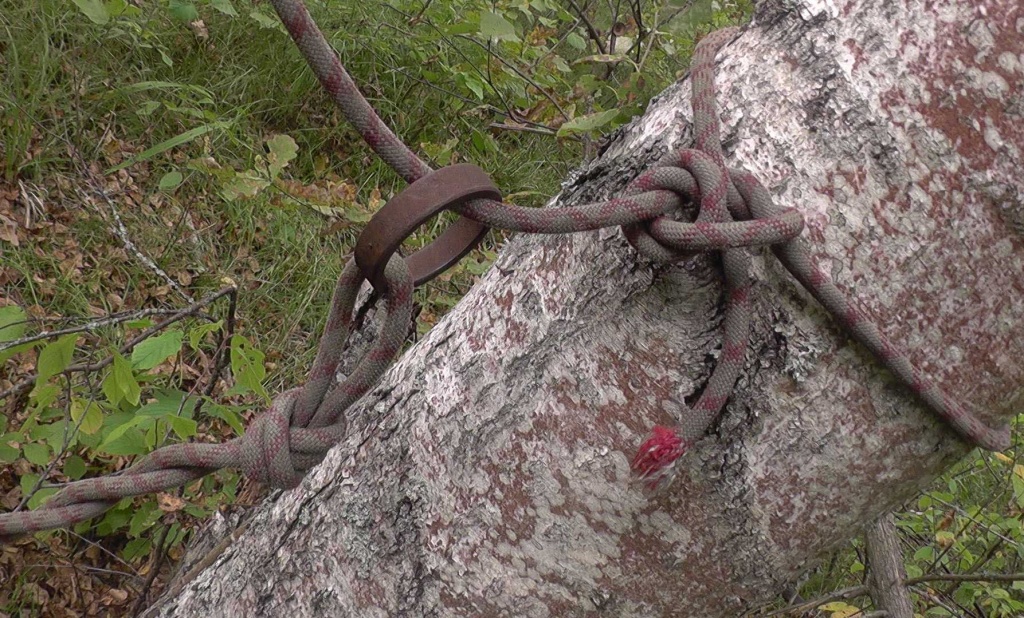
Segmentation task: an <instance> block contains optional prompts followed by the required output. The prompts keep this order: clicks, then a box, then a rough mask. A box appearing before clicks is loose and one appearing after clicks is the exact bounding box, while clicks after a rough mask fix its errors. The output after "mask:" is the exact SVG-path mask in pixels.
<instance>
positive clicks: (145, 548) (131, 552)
mask: <svg viewBox="0 0 1024 618" xmlns="http://www.w3.org/2000/svg"><path fill="white" fill-rule="evenodd" d="M152 550H153V541H151V540H150V539H148V538H145V537H142V538H139V539H132V540H130V541H128V542H127V543H125V546H124V549H122V550H121V553H122V554H123V555H124V559H125V560H135V559H137V558H142V557H144V556H146V555H147V554H149V552H151V551H152Z"/></svg>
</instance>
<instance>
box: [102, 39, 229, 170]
mask: <svg viewBox="0 0 1024 618" xmlns="http://www.w3.org/2000/svg"><path fill="white" fill-rule="evenodd" d="M168 60H169V59H168ZM229 124H230V123H228V122H226V121H219V122H211V123H209V124H204V125H200V126H198V127H195V128H194V129H189V130H188V131H185V132H184V133H181V134H179V135H175V136H174V137H172V138H170V139H166V140H164V141H162V142H160V143H159V144H157V145H156V146H153V147H151V148H147V149H146V150H143V151H142V152H140V153H139V154H137V155H135V156H134V157H131V158H130V159H128V160H127V161H123V162H121V163H119V164H117V165H115V166H114V167H111V168H109V169H107V170H106V171H104V172H103V173H104V174H113V173H114V172H116V171H118V170H123V169H124V168H126V167H130V166H132V165H135V164H136V163H141V162H142V161H148V160H150V159H152V158H153V157H155V156H156V155H158V154H161V153H163V152H167V151H168V150H170V149H171V148H176V147H178V146H181V145H182V144H187V143H188V142H191V141H192V140H194V139H196V138H197V137H200V136H202V135H206V134H207V133H209V132H211V131H219V130H223V129H226V128H227V127H228V126H229Z"/></svg>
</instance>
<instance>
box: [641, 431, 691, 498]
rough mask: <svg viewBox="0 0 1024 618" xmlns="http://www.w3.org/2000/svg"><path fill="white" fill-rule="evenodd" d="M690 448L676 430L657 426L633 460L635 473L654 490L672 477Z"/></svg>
mask: <svg viewBox="0 0 1024 618" xmlns="http://www.w3.org/2000/svg"><path fill="white" fill-rule="evenodd" d="M689 446H690V445H689V444H687V443H686V442H685V441H684V440H683V439H682V438H680V437H679V435H678V434H676V432H675V431H674V430H672V429H670V428H668V427H663V426H661V425H655V427H654V429H652V430H651V437H650V438H648V439H647V441H646V442H644V443H643V444H641V445H640V449H639V450H638V451H637V453H636V456H635V457H634V458H633V463H632V464H631V467H632V469H633V473H634V474H636V475H637V476H638V477H639V478H640V479H641V480H644V481H647V486H648V488H650V489H654V488H655V487H657V486H658V484H659V483H661V481H663V480H664V479H666V478H668V477H669V476H671V474H672V471H673V469H674V468H675V463H676V460H678V459H679V458H680V457H682V455H683V453H685V452H686V449H687V448H689Z"/></svg>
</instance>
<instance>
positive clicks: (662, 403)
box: [149, 0, 1024, 617]
mask: <svg viewBox="0 0 1024 618" xmlns="http://www.w3.org/2000/svg"><path fill="white" fill-rule="evenodd" d="M278 44H284V43H282V42H280V41H278ZM1021 49H1024V10H1022V8H1021V7H1020V5H1019V3H1018V2H1017V0H978V1H975V0H972V1H970V2H968V1H966V0H965V1H963V2H954V1H953V0H848V1H846V2H843V3H836V2H834V1H832V0H787V1H783V0H772V1H769V2H765V3H764V4H763V5H762V6H760V7H759V10H758V14H757V16H756V17H755V21H754V23H753V24H752V26H751V27H750V28H749V29H748V30H747V31H746V32H745V33H744V34H743V35H742V36H741V37H740V38H739V39H738V40H737V41H735V42H734V43H733V44H731V45H729V46H728V47H726V48H725V49H724V50H723V51H722V52H721V53H720V54H719V58H720V62H719V69H718V83H719V93H720V94H719V100H720V108H721V116H722V119H723V132H724V142H725V149H726V155H727V159H729V161H730V164H731V165H734V166H740V167H745V168H747V169H749V170H750V171H752V172H753V173H754V174H755V175H756V176H757V177H759V178H760V179H761V180H762V182H764V184H765V185H766V186H767V187H768V188H769V189H770V191H771V192H772V193H773V195H774V197H775V199H776V200H777V201H778V202H780V203H783V204H788V205H793V206H795V207H797V208H798V209H799V210H801V211H802V212H803V213H804V215H805V217H806V219H807V223H808V229H807V230H806V231H805V232H804V233H805V235H806V237H807V238H808V239H809V240H810V241H811V242H812V244H813V246H814V251H815V252H816V258H817V259H818V261H819V262H820V263H821V264H822V265H823V266H824V267H825V269H826V270H827V271H828V272H830V274H831V276H832V277H833V278H834V279H835V280H836V282H837V283H838V285H839V286H840V287H841V288H842V289H844V290H846V291H848V292H850V293H851V294H853V295H855V296H857V297H858V298H859V299H860V301H861V302H862V304H863V305H864V306H865V308H866V309H867V311H868V313H869V314H871V315H872V316H874V318H875V320H876V321H877V322H878V324H879V325H880V326H881V328H882V330H883V331H884V332H885V333H887V334H888V335H889V336H890V337H891V338H892V339H893V340H894V341H896V342H899V343H900V344H901V345H903V346H905V347H906V348H908V349H909V350H910V351H911V356H912V360H913V362H915V363H916V364H917V365H918V366H920V367H922V368H923V369H924V370H925V371H926V372H927V373H929V374H930V375H932V376H933V377H935V378H936V379H937V380H939V382H940V383H941V384H942V385H943V387H944V388H945V389H946V390H947V392H949V393H952V394H954V395H955V396H956V397H960V398H963V399H965V400H968V401H969V402H970V403H971V404H972V405H973V406H974V407H975V408H976V409H978V410H980V411H981V412H982V413H984V414H985V415H987V416H988V418H996V417H1000V416H1005V415H1008V414H1010V413H1012V412H1013V411H1015V410H1017V411H1019V410H1020V404H1021V401H1022V399H1024V391H1022V387H1021V384H1022V383H1024V360H1022V359H1024V337H1021V323H1022V319H1024V235H1022V234H1021V232H1022V230H1024V185H1022V181H1021V174H1020V170H1021V169H1024V160H1022V154H1021V149H1022V147H1024V122H1022V114H1024V103H1022V100H1021V91H1022V86H1024V56H1022V55H1021V51H1020V50H1021ZM689 117H690V102H689V81H688V80H683V81H681V82H680V83H677V84H675V85H673V86H671V87H670V88H668V89H667V90H666V91H665V92H664V93H663V94H662V95H661V96H660V97H659V98H658V99H657V100H656V101H655V102H653V103H652V104H651V105H650V107H649V110H648V112H647V113H646V114H645V115H644V116H643V117H642V118H641V119H639V120H638V121H636V122H635V123H633V124H632V125H630V126H629V127H627V128H626V130H624V131H622V132H621V133H620V134H619V135H618V136H617V137H616V139H614V140H613V141H612V143H611V145H610V147H609V148H608V149H607V150H606V151H605V152H604V153H603V155H602V156H601V157H600V158H599V159H598V160H597V161H595V162H593V163H592V164H591V165H589V166H587V167H586V168H585V169H583V170H581V172H580V173H578V174H576V175H575V176H574V177H573V178H571V179H570V180H568V181H567V182H566V184H565V186H564V191H563V192H562V193H561V194H560V195H559V196H558V197H557V198H556V199H555V200H554V202H553V204H552V206H553V207H558V206H564V205H568V204H575V203H581V202H584V201H590V200H596V199H602V198H606V197H608V196H611V195H614V194H616V193H617V192H618V191H620V190H621V189H622V188H623V187H625V186H626V184H628V182H629V181H630V180H631V179H632V178H633V177H634V176H635V175H636V174H637V173H638V172H639V171H640V170H642V169H644V168H646V167H647V166H648V165H649V164H650V163H651V162H652V161H654V160H656V159H657V158H658V157H659V156H661V154H662V153H664V152H665V151H666V149H668V148H678V147H681V146H686V145H687V144H688V143H689V136H690V135H691V127H690V125H689V123H688V118H689ZM753 254H754V260H755V266H754V279H755V283H754V290H753V293H752V299H753V306H754V309H755V311H756V318H755V322H754V325H753V329H752V336H751V347H750V351H749V352H748V355H747V359H746V368H745V371H744V373H743V375H742V376H741V378H740V380H739V383H738V384H737V388H736V392H735V393H734V395H733V397H732V398H731V400H730V403H729V405H728V406H727V409H726V410H725V412H724V414H723V416H722V418H721V419H720V420H719V422H718V423H717V424H716V425H715V427H714V431H713V433H711V434H710V435H709V436H708V437H707V438H706V439H705V440H703V441H702V442H701V443H699V444H698V445H697V447H696V448H694V449H693V450H691V451H690V452H689V453H688V454H687V455H686V456H684V458H683V459H682V460H681V462H680V463H681V471H680V473H679V474H678V476H677V478H676V479H675V480H674V483H673V484H672V485H671V486H670V487H669V488H667V489H666V490H663V491H661V492H659V493H657V494H654V495H647V494H645V492H644V490H643V487H642V485H640V484H638V483H636V482H633V481H631V478H630V472H629V461H630V459H631V457H632V456H633V454H634V452H635V450H636V448H637V446H638V445H639V444H640V443H641V441H642V440H643V439H644V438H645V437H646V436H647V434H648V432H649V430H650V428H651V427H652V426H653V425H655V424H667V423H671V422H672V421H673V418H674V415H677V414H680V413H681V412H682V410H681V406H680V404H679V403H678V402H680V401H692V400H693V399H694V398H695V394H696V393H699V390H700V388H701V386H702V384H703V383H704V381H705V380H706V379H707V377H708V375H709V372H710V371H711V369H712V367H713V366H714V363H715V360H714V358H715V355H716V350H717V346H718V344H719V332H718V322H719V320H720V315H721V298H720V296H721V294H720V293H721V285H720V279H721V274H720V271H719V267H718V262H717V260H716V259H714V258H712V257H707V256H696V257H694V258H692V259H689V260H687V261H685V262H683V263H681V264H676V265H660V264H650V263H646V262H644V261H642V260H640V259H639V258H638V257H637V255H636V254H635V253H634V252H633V251H632V250H631V249H630V248H629V246H628V245H627V244H626V242H625V241H624V239H623V237H622V235H621V233H620V232H619V231H617V230H606V231H602V232H596V233H590V234H579V235H574V236H563V237H532V236H525V235H520V236H517V237H516V238H514V239H513V240H512V241H511V242H509V243H508V244H507V245H506V247H505V248H504V249H503V251H502V252H501V255H500V257H499V259H498V260H497V262H496V264H495V265H494V267H493V268H492V269H491V270H490V271H489V272H488V273H487V274H486V275H485V276H484V277H483V278H482V280H481V281H480V282H479V283H478V284H477V285H476V286H475V287H474V288H473V289H472V290H471V291H470V293H469V294H468V295H467V296H466V297H465V298H464V299H463V300H462V302H461V303H459V305H458V306H457V307H456V308H455V309H454V310H453V311H452V312H451V313H450V314H449V315H448V316H447V317H446V318H445V319H444V320H442V321H441V323H439V324H438V325H437V326H436V327H435V328H434V329H433V330H432V331H431V332H430V333H429V334H428V335H427V336H426V337H425V338H424V339H423V340H422V341H420V342H419V343H418V344H417V345H415V346H414V347H413V348H412V349H410V350H409V351H408V352H407V353H406V354H405V355H404V356H403V358H402V359H401V360H400V361H399V362H398V363H397V364H396V365H395V367H394V368H393V369H392V370H391V371H390V373H389V374H388V375H387V377H386V378H385V379H384V381H383V382H382V383H381V384H380V385H379V386H378V387H377V388H376V389H375V390H374V391H372V392H371V393H370V394H369V395H368V396H367V397H365V398H364V399H363V401H362V402H361V403H360V404H359V405H357V406H355V408H354V409H353V410H352V411H351V414H352V416H351V418H352V421H351V423H352V427H353V431H352V434H351V435H350V437H349V438H348V439H347V440H345V441H344V442H343V443H341V444H339V445H338V446H337V447H336V448H335V449H334V450H333V451H332V452H331V454H330V455H329V456H328V458H327V459H326V460H325V462H324V463H323V464H322V465H321V466H320V467H319V468H317V469H316V470H315V471H314V472H312V473H311V474H310V475H309V476H308V477H307V478H306V480H305V481H304V482H303V484H302V486H301V487H299V488H297V489H295V490H293V491H290V492H285V493H283V494H281V495H280V496H279V497H277V498H276V499H274V500H272V501H269V502H268V503H267V504H266V505H264V507H263V508H261V509H260V510H259V512H258V513H257V514H256V516H255V517H254V519H253V520H252V522H251V524H250V525H249V526H248V529H247V530H246V532H245V533H244V534H243V535H242V537H241V538H240V539H238V540H237V541H235V542H233V543H231V544H230V545H229V546H228V549H227V550H226V551H225V552H224V553H223V554H222V555H221V556H220V557H219V558H218V559H217V560H216V561H214V563H213V564H212V565H211V566H210V567H209V568H207V569H206V570H205V571H203V572H202V573H201V574H200V575H199V577H197V578H196V579H195V580H193V581H191V582H190V583H189V584H188V585H187V586H186V587H185V588H184V590H182V591H181V592H180V593H178V594H176V595H175V596H174V597H173V598H168V599H163V600H162V601H161V602H160V603H158V604H157V605H156V606H155V607H154V608H152V609H151V611H150V612H149V615H151V616H157V615H159V616H169V615H178V616H193V615H195V616H200V615H201V616H207V615H211V614H212V615H217V616H244V615H328V616H360V617H363V616H470V615H472V616H538V617H539V616H583V615H608V616H637V617H639V616H644V617H654V616H706V617H715V616H736V615H740V614H742V613H743V612H744V611H746V610H748V609H749V608H751V607H755V606H757V605H758V604H761V603H763V602H765V601H768V600H771V599H772V598H773V596H774V595H776V594H777V591H778V590H780V589H781V588H782V587H783V586H784V585H785V583H786V582H788V581H791V580H793V579H795V578H796V577H797V576H798V575H799V574H800V573H801V572H803V571H805V570H806V569H807V568H809V567H810V566H812V565H813V563H814V561H815V559H816V558H818V557H819V556H821V555H822V554H823V553H825V552H828V551H829V550H831V549H833V548H835V547H837V546H838V545H840V544H842V543H843V542H845V541H846V540H847V539H848V538H849V537H851V536H852V535H854V534H856V533H858V532H859V530H860V529H862V527H863V526H864V524H865V523H866V522H869V521H871V520H872V519H874V518H875V517H877V516H878V515H879V514H881V513H883V512H885V511H887V510H890V509H891V508H893V507H894V506H895V505H898V504H899V503H901V502H902V501H904V500H906V499H907V498H909V497H911V496H913V495H914V494H915V493H917V492H918V491H919V490H920V489H921V488H922V487H924V486H926V485H927V484H928V483H929V482H930V481H931V480H932V479H933V478H934V477H935V476H936V475H938V474H939V473H940V472H941V471H942V470H943V469H944V468H946V467H948V466H949V465H950V464H951V463H953V462H954V461H956V460H957V459H958V458H960V457H962V456H963V455H964V454H965V452H966V451H967V448H968V447H967V446H966V445H965V444H964V443H962V442H961V441H960V440H958V439H957V437H956V436H955V435H954V434H953V433H952V432H951V431H950V430H949V429H947V428H946V427H945V426H944V425H942V424H941V423H940V422H939V421H937V420H936V418H935V417H934V416H933V415H932V414H931V413H930V412H928V411H927V410H925V409H924V408H922V406H921V405H920V404H919V403H918V402H917V401H916V400H915V399H914V397H913V396H912V395H910V394H909V393H908V391H907V390H906V389H904V388H903V387H901V386H899V385H898V384H896V383H895V382H894V381H893V380H892V379H891V377H890V376H889V375H888V374H887V373H886V372H885V371H883V370H882V369H880V366H879V365H878V363H877V362H876V361H875V360H874V359H873V358H871V357H870V356H869V355H868V354H867V353H866V352H865V351H864V350H863V349H861V348H860V347H859V346H857V345H855V344H853V343H852V342H851V341H850V340H848V338H847V337H846V336H845V335H844V334H843V333H842V332H840V331H839V330H838V328H837V326H836V324H835V322H834V321H833V320H831V319H830V317H829V316H828V315H827V314H826V313H824V312H823V310H822V309H821V308H820V307H819V306H818V305H817V304H816V303H815V302H814V301H813V299H811V297H810V295H809V294H807V293H806V292H805V291H804V290H802V289H801V288H799V286H798V285H797V284H796V283H795V281H794V280H793V279H792V278H791V277H790V276H789V275H788V273H786V271H784V270H783V269H782V268H781V267H780V265H779V264H778V263H777V262H776V261H775V260H774V258H773V257H772V256H771V254H770V252H767V251H755V252H753Z"/></svg>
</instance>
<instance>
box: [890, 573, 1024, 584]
mask: <svg viewBox="0 0 1024 618" xmlns="http://www.w3.org/2000/svg"><path fill="white" fill-rule="evenodd" d="M1019 581H1024V573H973V574H969V575H958V574H952V573H949V574H932V575H922V576H921V577H911V578H909V579H905V580H903V583H904V585H907V586H913V585H915V584H922V583H925V582H1019Z"/></svg>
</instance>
